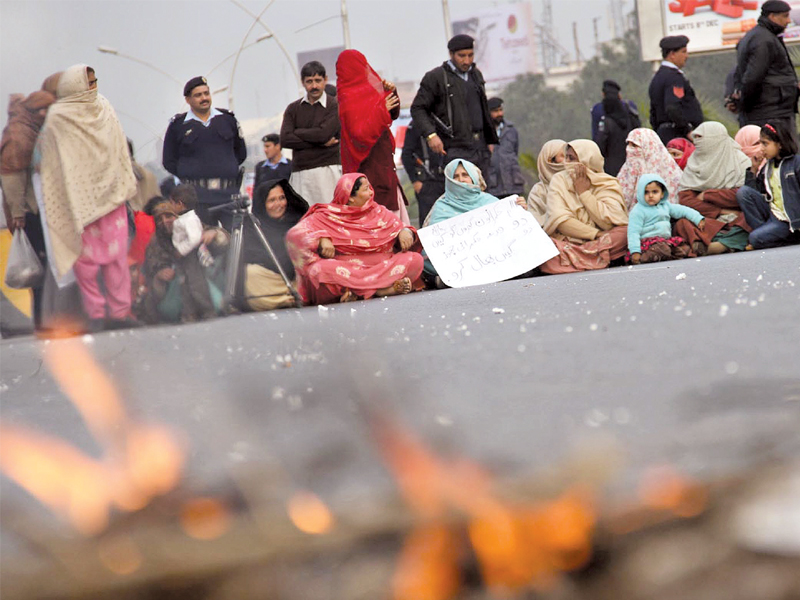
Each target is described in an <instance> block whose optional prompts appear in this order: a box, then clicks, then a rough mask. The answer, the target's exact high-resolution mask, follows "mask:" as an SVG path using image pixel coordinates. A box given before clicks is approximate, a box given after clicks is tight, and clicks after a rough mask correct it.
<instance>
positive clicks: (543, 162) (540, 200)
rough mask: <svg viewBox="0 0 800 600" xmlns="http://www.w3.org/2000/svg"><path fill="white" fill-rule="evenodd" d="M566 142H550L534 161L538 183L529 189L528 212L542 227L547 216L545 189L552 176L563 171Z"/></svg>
mask: <svg viewBox="0 0 800 600" xmlns="http://www.w3.org/2000/svg"><path fill="white" fill-rule="evenodd" d="M566 147H567V142H565V141H564V140H550V141H549V142H547V143H546V144H545V145H544V146H542V149H541V150H540V151H539V157H538V158H537V159H536V168H537V169H538V171H539V181H538V182H537V183H536V185H534V186H533V187H532V188H531V191H530V193H529V194H528V212H529V213H531V214H532V215H533V216H534V218H535V219H536V220H537V221H538V222H539V225H544V222H545V219H546V214H547V187H548V186H549V185H550V180H551V179H553V175H555V174H556V173H560V172H561V171H563V170H564V160H565V156H564V149H565V148H566Z"/></svg>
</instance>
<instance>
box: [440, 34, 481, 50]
mask: <svg viewBox="0 0 800 600" xmlns="http://www.w3.org/2000/svg"><path fill="white" fill-rule="evenodd" d="M474 47H475V40H473V39H472V38H471V37H470V36H468V35H467V34H465V33H459V34H458V35H454V36H453V37H452V38H451V40H450V41H449V42H447V49H448V50H450V52H458V51H459V50H472V49H473V48H474Z"/></svg>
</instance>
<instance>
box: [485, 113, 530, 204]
mask: <svg viewBox="0 0 800 600" xmlns="http://www.w3.org/2000/svg"><path fill="white" fill-rule="evenodd" d="M488 104H489V114H490V115H491V117H492V122H493V123H494V125H495V127H497V129H496V131H497V138H498V143H497V145H496V146H495V147H494V150H492V165H491V168H490V170H489V176H488V177H487V178H486V185H487V188H486V191H487V192H488V193H489V194H491V195H492V196H495V197H497V198H505V197H506V196H511V195H512V194H516V195H518V196H521V195H522V194H523V193H524V192H525V189H524V187H525V179H524V178H523V177H522V169H520V168H519V133H517V128H516V127H514V124H513V123H512V122H511V121H506V120H505V115H504V113H503V99H502V98H489V101H488Z"/></svg>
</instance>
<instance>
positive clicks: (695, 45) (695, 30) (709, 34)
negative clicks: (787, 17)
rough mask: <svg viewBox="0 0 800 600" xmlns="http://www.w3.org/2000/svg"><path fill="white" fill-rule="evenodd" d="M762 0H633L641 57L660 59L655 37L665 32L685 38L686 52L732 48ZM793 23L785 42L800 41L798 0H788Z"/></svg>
mask: <svg viewBox="0 0 800 600" xmlns="http://www.w3.org/2000/svg"><path fill="white" fill-rule="evenodd" d="M764 1H765V0H637V3H636V4H637V9H638V12H639V25H640V35H641V41H642V58H643V59H644V60H660V59H661V54H660V51H659V48H658V40H660V39H661V38H662V37H664V36H667V35H685V36H687V37H688V38H689V40H690V41H689V52H690V53H695V52H714V51H720V50H729V49H733V48H735V47H736V44H738V43H739V40H741V39H742V38H743V37H744V35H745V34H746V33H747V32H748V31H750V30H751V29H752V28H753V27H755V26H756V24H757V22H758V17H759V16H760V14H761V5H762V4H764ZM789 5H791V7H792V11H791V16H792V21H793V23H792V24H791V25H790V26H789V27H788V28H787V29H786V32H785V33H784V40H786V42H787V43H790V42H800V0H789Z"/></svg>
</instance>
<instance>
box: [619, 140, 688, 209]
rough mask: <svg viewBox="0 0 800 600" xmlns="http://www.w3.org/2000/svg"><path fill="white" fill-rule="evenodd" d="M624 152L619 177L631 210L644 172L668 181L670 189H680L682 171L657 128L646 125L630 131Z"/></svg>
mask: <svg viewBox="0 0 800 600" xmlns="http://www.w3.org/2000/svg"><path fill="white" fill-rule="evenodd" d="M625 152H626V159H625V164H624V165H622V168H621V169H620V171H619V175H617V179H618V180H619V185H620V187H621V188H622V195H623V196H624V197H625V206H626V207H627V208H628V211H630V210H631V209H632V208H633V206H634V204H636V202H637V195H636V194H637V192H636V189H637V183H638V182H639V178H640V177H641V176H642V175H658V176H659V177H661V178H662V179H663V180H664V182H665V183H666V184H667V189H668V190H677V189H678V183H680V180H681V170H680V168H679V167H678V165H677V164H676V163H675V159H673V158H672V156H670V153H669V151H668V150H667V149H666V148H665V147H664V144H663V143H662V142H661V138H659V137H658V134H657V133H656V132H655V131H653V130H652V129H643V128H639V129H634V130H633V131H631V132H630V133H629V134H628V139H627V146H626V147H625ZM670 202H675V203H677V202H678V200H677V199H676V198H671V199H670Z"/></svg>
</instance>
